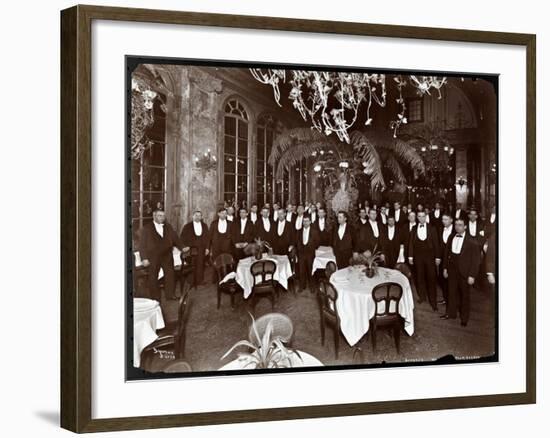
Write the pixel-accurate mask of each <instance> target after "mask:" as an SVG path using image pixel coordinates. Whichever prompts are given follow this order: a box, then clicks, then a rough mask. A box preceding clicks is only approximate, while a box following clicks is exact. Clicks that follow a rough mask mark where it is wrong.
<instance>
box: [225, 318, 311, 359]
mask: <svg viewBox="0 0 550 438" xmlns="http://www.w3.org/2000/svg"><path fill="white" fill-rule="evenodd" d="M249 315H250V314H249ZM250 317H251V318H252V332H253V333H254V336H253V337H254V338H255V339H253V340H252V342H251V341H250V340H247V339H243V340H240V341H238V342H237V343H235V345H233V346H232V347H231V348H230V349H229V350H228V351H227V352H226V353H225V354H224V355H223V356H222V360H223V359H225V358H226V357H227V356H229V355H230V354H231V353H232V352H233V351H234V350H236V349H237V348H239V347H247V349H248V350H247V351H244V352H240V353H237V356H238V358H239V361H243V362H244V363H243V368H246V367H249V366H253V367H254V368H257V369H267V368H291V367H292V357H293V356H294V355H295V356H297V357H298V358H299V359H301V357H300V354H299V353H298V351H296V350H293V349H291V348H288V347H286V346H285V345H284V342H283V341H282V339H281V338H280V337H279V336H275V335H274V334H273V323H272V322H271V321H269V322H268V323H267V326H266V328H265V332H264V333H263V335H262V336H260V333H259V331H258V327H257V326H256V320H255V319H254V317H253V316H252V315H250Z"/></svg>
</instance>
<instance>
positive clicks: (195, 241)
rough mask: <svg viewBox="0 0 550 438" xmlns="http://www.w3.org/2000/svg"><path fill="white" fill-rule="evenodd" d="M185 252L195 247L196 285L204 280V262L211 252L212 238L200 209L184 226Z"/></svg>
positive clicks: (194, 279)
mask: <svg viewBox="0 0 550 438" xmlns="http://www.w3.org/2000/svg"><path fill="white" fill-rule="evenodd" d="M180 240H181V244H182V246H183V252H184V253H186V252H187V251H189V250H190V249H191V248H195V249H196V251H197V255H196V256H194V260H193V267H194V268H195V269H194V271H193V284H194V286H195V287H197V286H199V285H201V284H203V282H204V262H205V259H206V257H207V256H208V254H209V251H210V250H209V249H208V246H209V243H210V238H209V234H208V226H207V225H206V224H205V223H204V222H203V220H202V213H201V211H200V210H195V211H194V212H193V220H192V221H191V222H189V223H187V224H185V225H184V226H183V229H182V230H181V234H180Z"/></svg>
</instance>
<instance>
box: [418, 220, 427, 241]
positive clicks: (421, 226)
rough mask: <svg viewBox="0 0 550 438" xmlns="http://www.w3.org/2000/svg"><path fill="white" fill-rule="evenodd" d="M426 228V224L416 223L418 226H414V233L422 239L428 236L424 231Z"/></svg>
mask: <svg viewBox="0 0 550 438" xmlns="http://www.w3.org/2000/svg"><path fill="white" fill-rule="evenodd" d="M427 228H428V226H427V225H426V224H418V226H417V227H416V235H417V236H418V238H419V239H420V240H422V241H424V240H426V239H427V238H428V233H427V231H426V230H427Z"/></svg>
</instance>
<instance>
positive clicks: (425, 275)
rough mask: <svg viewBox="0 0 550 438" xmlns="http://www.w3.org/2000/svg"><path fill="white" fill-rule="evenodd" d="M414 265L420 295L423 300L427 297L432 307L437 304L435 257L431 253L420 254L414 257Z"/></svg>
mask: <svg viewBox="0 0 550 438" xmlns="http://www.w3.org/2000/svg"><path fill="white" fill-rule="evenodd" d="M414 266H415V267H416V269H415V271H416V290H417V291H418V297H419V298H420V299H421V300H425V299H426V297H427V298H428V301H429V302H430V304H431V305H432V307H435V306H436V305H437V289H436V281H437V279H436V278H437V277H436V271H435V269H436V266H435V258H434V257H432V256H431V255H429V254H426V255H425V254H419V255H417V256H415V258H414Z"/></svg>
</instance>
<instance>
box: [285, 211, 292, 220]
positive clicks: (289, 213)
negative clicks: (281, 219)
mask: <svg viewBox="0 0 550 438" xmlns="http://www.w3.org/2000/svg"><path fill="white" fill-rule="evenodd" d="M286 220H287V221H288V222H290V221H291V220H292V212H291V211H289V212H288V213H287V214H286Z"/></svg>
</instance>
